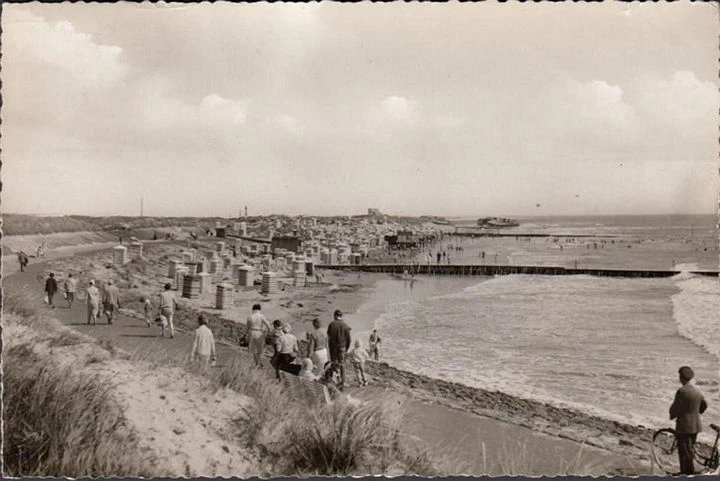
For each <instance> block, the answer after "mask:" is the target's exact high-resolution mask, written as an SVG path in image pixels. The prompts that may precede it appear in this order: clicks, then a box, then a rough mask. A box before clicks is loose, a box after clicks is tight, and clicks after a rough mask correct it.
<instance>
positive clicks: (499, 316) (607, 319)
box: [357, 225, 720, 427]
mask: <svg viewBox="0 0 720 481" xmlns="http://www.w3.org/2000/svg"><path fill="white" fill-rule="evenodd" d="M600 227H601V226H600ZM598 229H599V227H598ZM643 229H644V230H645V231H647V232H649V233H650V234H653V233H654V234H656V235H657V237H659V235H660V234H658V233H659V232H660V231H662V233H667V228H666V226H664V225H659V226H652V225H650V226H647V225H645V226H640V227H639V228H638V229H634V232H636V231H638V230H643ZM600 230H601V229H600ZM621 235H622V233H621ZM664 247H666V246H663V248H664ZM528 257H529V260H532V257H533V256H532V255H529V256H528ZM686 257H687V258H688V259H690V260H693V259H694V257H693V255H692V254H689V255H688V256H686ZM599 259H600V260H599V261H598V262H599V263H602V256H599ZM652 259H653V256H652V255H650V254H648V255H647V256H646V257H645V261H647V262H652ZM715 261H716V263H715V265H714V268H717V256H716V257H715ZM706 262H707V261H706ZM663 267H664V266H663ZM697 267H698V265H697V263H693V262H689V263H685V264H682V263H677V264H676V268H677V269H678V270H692V269H696V268H697ZM357 315H358V316H360V317H365V318H369V319H371V320H372V321H374V324H375V326H376V327H377V328H378V329H379V331H380V333H381V335H382V337H383V343H382V353H381V355H382V358H383V359H384V360H385V361H387V362H389V363H390V364H391V365H393V366H396V367H398V368H401V369H406V370H409V371H413V372H416V373H419V374H424V375H427V376H430V377H433V378H441V379H446V380H451V381H455V382H459V383H462V384H465V385H468V386H473V387H479V388H483V389H489V390H500V391H503V392H506V393H509V394H514V395H517V396H522V397H525V398H531V399H536V400H540V401H544V402H549V403H551V404H554V405H557V406H561V407H571V408H575V409H579V410H581V411H583V412H587V413H590V414H596V415H599V416H602V417H604V418H609V419H613V420H617V421H622V422H628V423H632V424H640V425H644V426H648V427H662V426H667V425H671V424H672V423H671V422H670V420H669V419H668V414H667V412H668V408H669V405H670V403H671V402H672V399H673V396H674V392H675V390H676V389H677V387H679V384H678V381H677V369H678V368H679V367H680V366H681V365H684V364H688V365H690V366H692V367H693V369H694V370H695V372H696V380H697V383H698V385H699V387H700V389H701V390H702V391H703V392H704V393H705V395H706V398H707V399H708V401H709V403H710V408H709V410H708V412H707V413H706V414H705V416H704V419H705V420H706V423H710V422H715V423H719V424H720V396H719V391H718V389H719V387H720V385H719V382H720V375H719V371H720V361H719V356H720V285H719V283H718V279H717V278H713V277H705V276H695V275H692V274H689V273H687V272H682V273H680V274H678V275H676V276H675V277H672V278H664V279H630V278H598V277H592V276H584V275H578V276H531V275H510V276H497V277H494V278H470V277H465V278H453V277H442V276H435V277H418V278H417V280H416V281H415V282H413V283H410V282H409V281H403V280H398V279H388V280H384V281H381V282H379V283H378V285H377V286H376V289H375V291H374V293H372V294H371V295H370V299H369V301H368V302H367V303H366V304H365V305H364V306H363V308H362V309H361V310H360V311H359V312H358V313H357ZM358 334H359V335H361V336H366V335H367V333H358Z"/></svg>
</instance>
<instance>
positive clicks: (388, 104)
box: [380, 95, 418, 121]
mask: <svg viewBox="0 0 720 481" xmlns="http://www.w3.org/2000/svg"><path fill="white" fill-rule="evenodd" d="M380 105H381V106H382V109H383V112H385V114H386V115H387V116H388V117H390V118H392V119H396V120H402V121H411V120H415V119H417V117H418V110H417V104H416V103H415V102H414V101H413V100H409V99H406V98H404V97H398V96H396V95H391V96H389V97H386V98H385V99H383V101H382V102H380Z"/></svg>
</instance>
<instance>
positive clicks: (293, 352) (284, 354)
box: [276, 324, 300, 375]
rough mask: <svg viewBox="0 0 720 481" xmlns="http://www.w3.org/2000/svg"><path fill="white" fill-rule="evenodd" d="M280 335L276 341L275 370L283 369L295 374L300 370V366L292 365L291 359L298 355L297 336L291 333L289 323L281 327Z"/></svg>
mask: <svg viewBox="0 0 720 481" xmlns="http://www.w3.org/2000/svg"><path fill="white" fill-rule="evenodd" d="M282 331H283V333H282V335H281V336H280V338H279V339H278V341H277V346H276V349H277V352H278V355H277V370H278V371H285V372H289V373H292V374H295V375H297V374H298V373H299V372H300V366H297V367H296V368H294V367H293V361H294V360H295V358H296V357H297V356H298V342H297V337H295V335H294V334H293V333H292V327H290V324H285V325H284V326H283V328H282Z"/></svg>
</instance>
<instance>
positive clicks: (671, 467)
mask: <svg viewBox="0 0 720 481" xmlns="http://www.w3.org/2000/svg"><path fill="white" fill-rule="evenodd" d="M710 428H711V429H712V430H713V431H715V443H714V444H713V446H712V449H710V446H708V445H705V444H697V443H696V444H695V453H694V455H695V460H696V461H697V462H698V463H699V464H700V465H701V466H702V467H703V469H702V471H701V473H704V474H707V473H712V472H713V471H716V470H717V469H718V467H719V466H720V453H718V442H719V441H720V427H718V426H717V425H715V424H711V425H710ZM652 457H653V460H654V461H655V463H656V464H657V465H658V466H659V467H660V469H662V470H663V471H665V474H670V475H677V474H680V461H679V458H678V449H677V434H676V433H675V430H674V429H671V428H663V429H658V430H657V431H655V433H653V438H652Z"/></svg>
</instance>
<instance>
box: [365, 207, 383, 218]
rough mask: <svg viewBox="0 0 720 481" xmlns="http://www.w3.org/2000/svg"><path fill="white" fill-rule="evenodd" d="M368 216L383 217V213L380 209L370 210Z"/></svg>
mask: <svg viewBox="0 0 720 481" xmlns="http://www.w3.org/2000/svg"><path fill="white" fill-rule="evenodd" d="M368 215H369V216H372V217H378V216H381V215H382V213H381V212H380V209H373V208H370V209H368Z"/></svg>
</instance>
